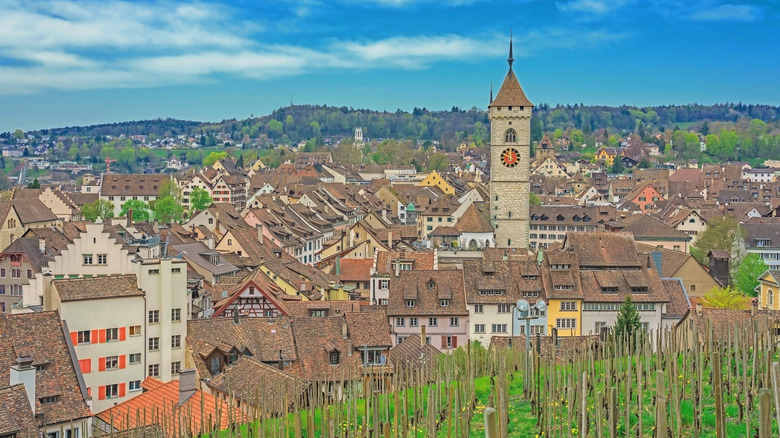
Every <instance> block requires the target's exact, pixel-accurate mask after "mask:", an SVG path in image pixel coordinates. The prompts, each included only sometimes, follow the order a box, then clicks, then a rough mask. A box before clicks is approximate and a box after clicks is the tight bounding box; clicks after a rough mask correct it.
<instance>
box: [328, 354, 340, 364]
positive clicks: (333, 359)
mask: <svg viewBox="0 0 780 438" xmlns="http://www.w3.org/2000/svg"><path fill="white" fill-rule="evenodd" d="M330 364H331V365H338V364H339V352H338V350H333V351H331V352H330Z"/></svg>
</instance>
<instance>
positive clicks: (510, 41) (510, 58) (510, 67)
mask: <svg viewBox="0 0 780 438" xmlns="http://www.w3.org/2000/svg"><path fill="white" fill-rule="evenodd" d="M506 62H508V63H509V70H512V63H513V62H515V58H513V57H512V29H509V58H507V60H506Z"/></svg>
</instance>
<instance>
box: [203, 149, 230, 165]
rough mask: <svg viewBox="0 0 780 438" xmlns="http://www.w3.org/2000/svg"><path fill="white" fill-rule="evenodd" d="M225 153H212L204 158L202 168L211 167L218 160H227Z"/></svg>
mask: <svg viewBox="0 0 780 438" xmlns="http://www.w3.org/2000/svg"><path fill="white" fill-rule="evenodd" d="M227 156H228V154H227V152H212V153H210V154H209V155H208V156H207V157H206V158H204V159H203V166H205V167H211V166H213V165H214V163H216V162H217V161H219V160H224V159H225V158H227Z"/></svg>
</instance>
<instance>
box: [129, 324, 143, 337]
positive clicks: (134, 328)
mask: <svg viewBox="0 0 780 438" xmlns="http://www.w3.org/2000/svg"><path fill="white" fill-rule="evenodd" d="M129 331H130V336H141V326H140V325H131V326H130V330H129Z"/></svg>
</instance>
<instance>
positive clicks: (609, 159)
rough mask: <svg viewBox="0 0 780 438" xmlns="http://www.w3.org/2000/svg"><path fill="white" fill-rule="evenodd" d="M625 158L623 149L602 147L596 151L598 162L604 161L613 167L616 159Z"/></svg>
mask: <svg viewBox="0 0 780 438" xmlns="http://www.w3.org/2000/svg"><path fill="white" fill-rule="evenodd" d="M622 156H623V148H613V147H602V148H600V149H599V150H598V151H596V160H598V161H602V162H603V163H604V164H605V165H607V166H612V164H613V163H614V162H615V157H622Z"/></svg>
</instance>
